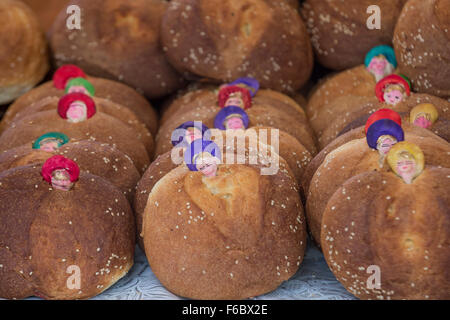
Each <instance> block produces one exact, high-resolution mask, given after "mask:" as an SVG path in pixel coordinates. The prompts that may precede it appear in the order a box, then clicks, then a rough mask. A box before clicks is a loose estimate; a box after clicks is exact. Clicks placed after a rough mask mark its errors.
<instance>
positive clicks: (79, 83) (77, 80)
mask: <svg viewBox="0 0 450 320" xmlns="http://www.w3.org/2000/svg"><path fill="white" fill-rule="evenodd" d="M73 86H82V87H84V88H85V89H86V90H87V92H88V93H89V94H90V95H91V96H92V97H93V96H94V95H95V88H94V86H93V85H92V83H90V82H89V81H88V80H86V79H84V78H73V79H71V80H70V81H69V82H67V84H66V90H65V91H66V93H69V89H70V87H73Z"/></svg>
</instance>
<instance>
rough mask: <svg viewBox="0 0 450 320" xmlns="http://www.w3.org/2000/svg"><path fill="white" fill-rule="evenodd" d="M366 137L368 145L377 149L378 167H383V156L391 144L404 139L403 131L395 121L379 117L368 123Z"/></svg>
mask: <svg viewBox="0 0 450 320" xmlns="http://www.w3.org/2000/svg"><path fill="white" fill-rule="evenodd" d="M366 139H367V144H368V145H369V147H370V148H372V149H374V150H377V151H378V153H379V155H380V158H379V164H380V167H383V164H384V160H385V157H386V155H387V154H388V152H389V150H390V149H391V148H392V146H393V145H395V144H396V143H398V142H399V141H403V140H404V132H403V129H402V127H401V126H400V125H398V123H396V122H395V121H393V120H390V119H381V120H378V121H375V122H374V123H373V124H372V125H370V127H369V128H368V130H367V133H366Z"/></svg>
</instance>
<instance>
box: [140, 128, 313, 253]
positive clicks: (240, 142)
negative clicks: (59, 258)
mask: <svg viewBox="0 0 450 320" xmlns="http://www.w3.org/2000/svg"><path fill="white" fill-rule="evenodd" d="M252 129H253V132H250V131H251V130H252ZM263 129H267V130H268V131H266V132H264V133H263V135H264V136H265V137H266V138H267V139H266V140H264V138H260V137H259V135H261V134H262V133H261V130H263ZM271 130H272V128H264V127H254V128H250V129H249V130H247V131H246V132H245V133H244V132H240V131H237V132H232V131H227V132H228V133H229V136H228V138H227V136H226V133H225V131H221V130H211V139H212V140H213V141H214V142H215V143H216V144H217V145H218V146H219V148H222V153H223V154H226V153H228V154H230V153H231V152H233V153H234V154H235V155H241V156H243V158H241V161H242V162H243V164H253V163H252V162H251V161H254V160H253V159H250V156H256V161H257V163H262V162H264V161H267V162H270V163H273V164H275V165H277V166H278V167H279V170H281V171H283V172H285V173H286V174H288V175H289V176H290V177H292V178H293V179H295V180H296V181H297V182H299V181H300V179H299V177H301V174H302V173H303V172H302V171H301V168H302V167H306V165H307V164H308V163H309V161H310V160H311V155H310V154H309V153H308V152H307V151H306V150H305V148H304V147H303V146H301V145H300V144H299V143H298V142H297V140H296V139H295V138H293V137H291V136H289V135H287V134H286V133H283V132H281V131H280V132H279V137H280V141H279V146H278V153H277V155H276V156H274V154H273V153H276V152H277V150H276V148H277V147H275V146H272V132H271ZM252 133H253V134H252ZM238 136H241V138H237V137H238ZM242 136H243V138H242ZM283 138H284V139H283ZM275 139H276V137H275ZM292 140H293V141H292ZM263 141H264V142H263ZM256 149H257V150H256ZM184 151H185V148H184V147H178V146H177V147H175V148H173V149H172V150H171V151H168V152H166V153H164V154H162V155H160V156H158V157H157V158H156V160H155V161H154V162H153V163H152V164H151V165H150V166H149V168H148V169H147V170H146V171H145V173H144V175H143V176H142V178H141V179H140V180H139V183H138V185H137V188H136V195H135V199H134V211H135V214H136V227H137V234H138V236H139V237H138V242H139V245H140V246H141V248H144V242H143V238H142V237H141V236H140V235H141V232H142V219H143V216H144V210H145V206H146V204H147V199H148V196H149V194H150V193H151V191H152V189H153V187H154V185H155V184H156V183H157V182H158V181H159V180H160V179H161V178H163V177H164V176H165V175H166V174H168V173H169V172H170V171H171V170H173V169H175V168H176V167H178V166H180V165H182V164H183V155H184ZM256 151H257V153H258V154H256ZM272 152H273V153H272ZM293 153H295V155H294V154H293ZM300 156H301V157H302V158H300ZM285 157H286V158H287V160H286V159H285ZM228 160H229V159H223V161H224V162H225V163H228ZM236 160H237V159H236V158H234V157H233V158H231V159H230V162H229V163H230V164H232V163H235V162H236ZM296 189H299V186H296ZM299 191H301V190H299Z"/></svg>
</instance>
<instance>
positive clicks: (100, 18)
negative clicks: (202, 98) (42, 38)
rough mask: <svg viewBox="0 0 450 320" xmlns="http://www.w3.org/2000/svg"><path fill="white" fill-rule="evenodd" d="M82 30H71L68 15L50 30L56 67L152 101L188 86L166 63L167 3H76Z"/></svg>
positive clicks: (111, 0)
mask: <svg viewBox="0 0 450 320" xmlns="http://www.w3.org/2000/svg"><path fill="white" fill-rule="evenodd" d="M71 4H72V5H77V6H79V7H80V8H81V12H82V19H81V20H82V21H81V29H80V30H78V29H74V30H68V28H66V20H67V18H68V15H67V14H66V11H65V10H63V11H61V13H60V14H59V15H58V17H57V18H56V21H55V23H54V25H53V27H52V29H51V32H50V34H51V36H50V45H51V48H52V51H53V54H54V56H53V58H54V62H55V64H56V65H57V66H60V65H63V64H68V63H71V64H76V65H78V66H80V67H81V68H82V69H83V70H84V71H86V72H87V73H88V74H90V75H92V76H98V77H102V78H108V79H112V80H119V81H121V82H124V83H126V84H128V85H129V86H131V87H133V88H136V89H137V90H138V92H141V93H144V94H145V95H146V96H147V97H149V98H157V97H161V96H165V95H167V94H170V93H172V92H174V91H175V90H177V89H178V88H180V87H182V86H183V85H184V80H183V79H182V77H181V76H180V75H179V74H178V73H177V72H176V71H175V70H174V69H173V68H172V67H171V66H170V64H169V63H168V62H167V61H166V58H165V56H164V53H163V51H162V47H161V45H160V24H161V18H162V15H163V14H164V12H165V11H166V8H167V5H168V4H167V2H166V1H162V0H135V1H127V0H105V1H91V0H75V1H71Z"/></svg>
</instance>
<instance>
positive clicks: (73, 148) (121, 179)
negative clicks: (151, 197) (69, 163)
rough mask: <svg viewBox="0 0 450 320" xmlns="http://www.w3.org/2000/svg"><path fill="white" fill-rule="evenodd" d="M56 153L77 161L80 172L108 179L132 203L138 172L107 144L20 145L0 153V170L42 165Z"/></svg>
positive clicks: (85, 141)
mask: <svg viewBox="0 0 450 320" xmlns="http://www.w3.org/2000/svg"><path fill="white" fill-rule="evenodd" d="M56 154H60V155H63V156H65V157H67V158H69V159H73V160H74V161H76V162H77V164H78V166H79V167H80V170H81V171H82V172H86V173H90V174H93V175H96V176H99V177H102V178H104V179H106V180H108V181H109V182H111V183H112V184H113V185H114V186H116V187H117V188H118V189H119V190H120V191H122V193H123V194H124V195H125V196H126V197H127V199H128V201H130V203H131V202H132V199H133V198H134V192H135V189H134V188H135V186H136V184H137V182H138V181H139V179H140V174H139V172H138V171H137V169H136V167H135V166H134V164H133V161H132V160H131V159H130V158H129V157H127V156H125V154H124V153H122V152H121V151H119V150H118V149H117V148H113V147H111V146H110V145H108V144H106V143H101V142H95V141H88V140H82V141H77V142H69V143H67V144H64V145H62V146H61V147H59V148H58V149H57V150H56V151H54V152H46V151H43V150H41V149H33V148H32V145H31V144H27V145H23V146H20V147H17V148H13V149H10V150H5V151H4V152H1V153H0V172H2V171H6V170H9V169H12V168H16V167H22V166H27V165H30V164H34V165H42V164H43V163H45V161H46V160H47V159H48V158H50V157H52V156H54V155H56Z"/></svg>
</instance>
